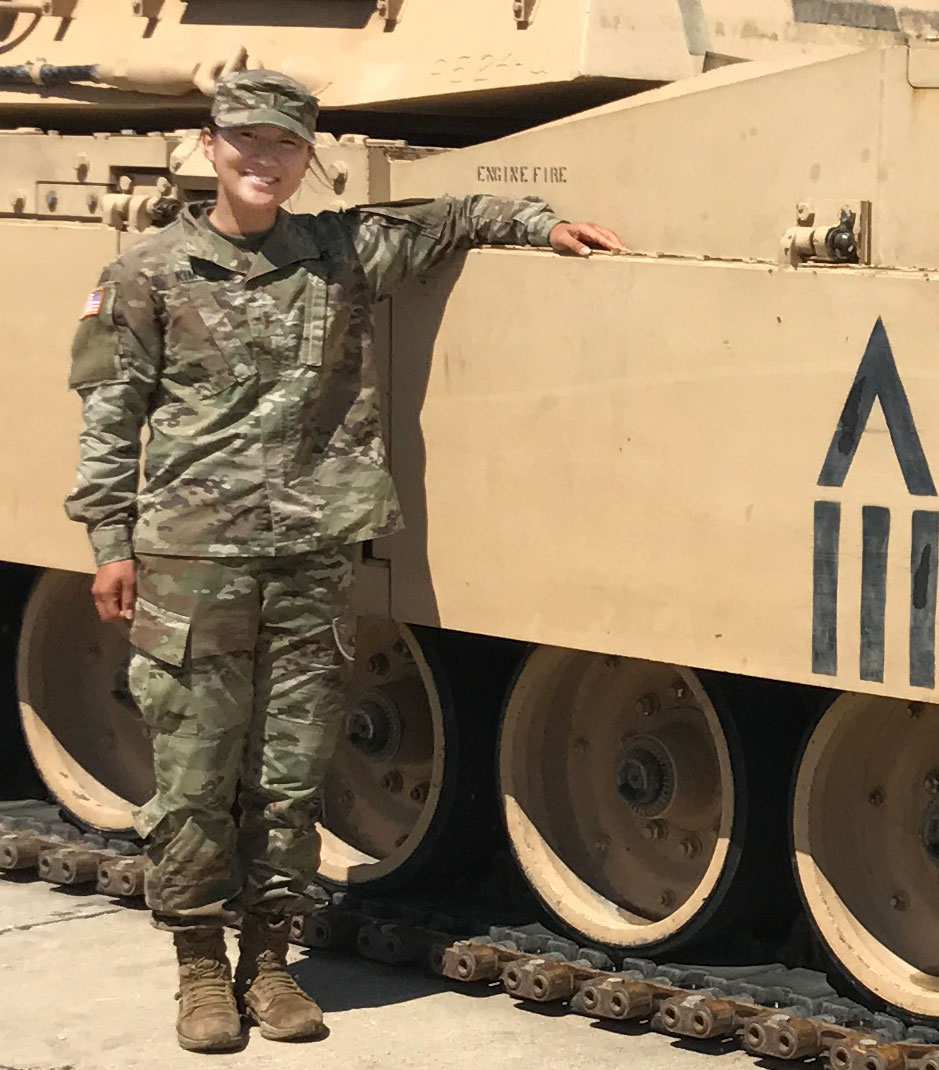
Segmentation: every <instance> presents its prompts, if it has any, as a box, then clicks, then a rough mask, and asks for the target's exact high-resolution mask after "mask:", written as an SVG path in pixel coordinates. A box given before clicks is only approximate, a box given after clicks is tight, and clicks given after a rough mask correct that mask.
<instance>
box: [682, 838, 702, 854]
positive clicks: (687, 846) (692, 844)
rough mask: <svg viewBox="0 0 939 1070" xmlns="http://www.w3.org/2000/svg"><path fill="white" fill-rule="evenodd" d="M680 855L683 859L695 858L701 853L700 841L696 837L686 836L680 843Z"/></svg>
mask: <svg viewBox="0 0 939 1070" xmlns="http://www.w3.org/2000/svg"><path fill="white" fill-rule="evenodd" d="M681 853H682V856H683V857H684V858H697V857H698V855H699V854H700V853H701V841H700V840H699V839H698V837H697V836H686V837H685V838H684V839H683V840H682V841H681Z"/></svg>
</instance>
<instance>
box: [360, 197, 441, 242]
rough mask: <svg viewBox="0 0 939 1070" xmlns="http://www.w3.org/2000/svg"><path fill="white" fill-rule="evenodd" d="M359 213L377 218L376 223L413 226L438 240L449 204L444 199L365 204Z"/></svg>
mask: <svg viewBox="0 0 939 1070" xmlns="http://www.w3.org/2000/svg"><path fill="white" fill-rule="evenodd" d="M358 211H359V213H360V214H361V215H362V216H363V217H366V218H368V217H369V216H372V217H376V220H375V221H376V222H380V223H385V224H386V225H392V226H393V225H395V224H398V225H401V224H408V223H410V224H413V225H415V226H417V227H418V228H419V229H420V230H421V231H422V232H423V233H424V234H428V235H430V236H431V237H433V238H436V237H438V236H439V235H440V234H441V232H442V231H443V226H444V223H445V222H446V219H447V213H448V211H449V202H448V200H447V199H446V198H444V197H438V198H436V199H431V198H428V199H423V198H421V199H414V200H409V201H386V202H383V203H380V204H363V205H361V206H360V207H359V209H358Z"/></svg>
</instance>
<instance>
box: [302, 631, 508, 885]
mask: <svg viewBox="0 0 939 1070" xmlns="http://www.w3.org/2000/svg"><path fill="white" fill-rule="evenodd" d="M488 643H489V641H488V640H485V639H479V638H477V637H471V636H462V635H458V634H456V633H447V632H439V631H434V630H432V629H420V628H413V629H412V628H409V627H407V625H402V624H396V623H394V622H393V621H383V620H376V619H363V620H360V621H359V627H358V634H357V637H356V660H355V667H354V674H353V686H352V692H351V695H350V702H349V712H348V714H347V715H346V719H345V725H344V730H343V733H342V735H341V737H340V740H339V745H338V747H337V750H336V755H335V758H334V759H333V763H332V766H331V768H330V772H329V774H328V777H327V780H326V785H325V788H324V795H323V809H324V815H323V827H322V829H321V831H322V834H323V846H322V861H321V863H320V876H321V877H322V879H323V880H324V881H325V883H327V884H329V885H333V886H355V887H356V889H357V890H359V891H369V892H375V893H378V892H382V891H388V890H390V889H394V888H399V887H401V886H403V885H406V884H408V883H409V882H415V883H416V882H417V881H420V882H421V883H426V882H430V881H432V880H433V879H434V877H435V876H441V875H446V876H447V879H452V878H453V872H454V869H453V867H454V866H456V867H457V868H464V869H465V868H466V867H467V866H468V865H469V864H470V863H471V861H472V859H473V857H474V854H475V852H476V851H477V850H482V849H483V844H485V843H488V844H489V845H490V846H491V842H492V832H493V828H494V826H495V825H496V824H497V815H496V814H495V810H494V806H492V804H491V802H490V801H489V800H491V798H492V797H493V795H494V791H493V790H492V787H493V785H492V766H493V742H494V737H495V721H496V718H497V715H498V702H499V698H500V697H501V694H502V693H503V690H504V686H505V683H506V682H507V680H508V679H509V676H510V673H511V670H512V668H513V667H514V658H512V660H511V663H510V662H509V661H508V660H507V658H511V654H507V653H506V651H505V649H504V648H503V647H498V646H493V647H491V646H489V645H487V644H488ZM472 666H476V667H477V668H476V669H473V668H472ZM479 666H483V667H484V668H485V671H484V672H482V671H479V669H478V667H479ZM450 679H453V683H454V691H455V692H457V693H458V694H459V695H460V707H461V708H460V711H459V713H460V715H459V716H458V711H457V708H456V706H455V704H454V698H453V693H452V692H451V688H450V684H449V681H450ZM463 713H466V716H462V714H463ZM487 779H488V784H489V790H487V788H486V784H487ZM487 804H488V809H487Z"/></svg>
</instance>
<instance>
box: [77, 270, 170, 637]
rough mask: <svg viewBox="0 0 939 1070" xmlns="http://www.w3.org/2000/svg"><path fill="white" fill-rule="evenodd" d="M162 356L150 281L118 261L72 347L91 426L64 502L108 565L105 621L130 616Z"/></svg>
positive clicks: (99, 587) (98, 594)
mask: <svg viewBox="0 0 939 1070" xmlns="http://www.w3.org/2000/svg"><path fill="white" fill-rule="evenodd" d="M161 357H162V332H161V330H160V326H159V320H158V316H157V312H156V308H155V305H154V295H153V291H152V287H151V285H150V282H149V279H148V278H147V277H146V276H145V275H143V274H142V273H140V272H137V271H132V270H128V269H126V268H124V267H123V266H122V265H121V264H120V262H116V263H115V264H112V265H111V266H110V267H109V268H107V269H106V270H105V272H104V273H103V274H102V276H101V279H100V281H99V283H98V286H97V287H96V288H95V289H94V290H92V292H91V294H90V295H89V297H88V301H87V303H86V305H85V308H84V312H83V314H82V318H81V320H80V322H79V325H78V329H77V331H76V333H75V340H74V342H73V345H72V366H71V372H70V375H69V386H71V387H72V388H73V389H74V390H77V391H78V393H79V395H80V396H81V400H82V414H83V417H84V423H85V427H84V430H83V431H82V433H81V438H80V453H79V462H78V477H77V480H76V483H75V486H74V488H73V489H72V490H71V492H70V493H69V495H68V497H67V498H66V500H65V511H66V512H67V513H68V515H69V517H70V518H71V519H72V520H76V521H78V522H79V523H82V524H85V525H86V527H87V529H88V536H89V538H90V540H91V546H92V550H93V551H94V556H95V563H96V564H97V565H98V566H99V570H100V569H102V568H103V569H104V570H105V571H104V576H105V579H106V580H107V582H106V583H105V584H102V582H101V579H102V575H101V572H100V571H99V577H98V578H96V581H95V589H94V590H95V601H96V604H97V606H98V612H99V614H101V616H102V618H103V619H106V620H113V619H118V618H119V617H128V616H130V613H129V611H128V610H129V608H130V607H129V606H128V604H127V603H128V599H129V598H130V600H131V602H132V592H128V590H127V587H128V583H129V582H131V581H132V575H131V573H132V566H133V561H132V559H133V529H134V523H135V521H136V516H137V485H138V478H139V468H140V433H141V429H142V428H143V425H144V423H145V421H146V419H147V414H148V411H149V406H150V398H151V396H152V394H153V391H154V388H155V386H156V382H157V378H158V375H159V368H160V361H161ZM117 562H129V564H125V565H122V566H120V567H116V565H115V563H117ZM104 587H107V588H108V590H104Z"/></svg>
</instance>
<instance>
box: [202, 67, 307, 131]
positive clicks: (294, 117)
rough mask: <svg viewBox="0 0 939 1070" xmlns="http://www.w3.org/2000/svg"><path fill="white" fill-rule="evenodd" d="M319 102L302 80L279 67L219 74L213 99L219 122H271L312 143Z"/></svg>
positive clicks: (240, 123)
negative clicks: (294, 77)
mask: <svg viewBox="0 0 939 1070" xmlns="http://www.w3.org/2000/svg"><path fill="white" fill-rule="evenodd" d="M318 114H319V105H318V104H317V102H316V97H314V96H313V94H312V93H311V92H310V91H309V90H308V89H307V88H306V86H304V85H301V84H300V83H299V82H295V81H294V80H293V78H288V77H287V75H286V74H281V73H280V72H279V71H264V70H255V71H234V72H233V73H231V74H226V75H224V76H223V77H221V78H219V80H218V83H217V84H216V86H215V98H214V100H213V101H212V119H213V120H214V121H215V124H216V126H221V127H226V126H250V125H251V124H252V123H270V124H271V125H273V126H279V127H282V128H283V129H284V130H289V131H290V132H291V133H292V134H296V135H297V137H302V138H303V140H304V141H308V142H309V143H310V144H311V145H312V144H313V143H314V139H315V134H316V117H317V115H318Z"/></svg>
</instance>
